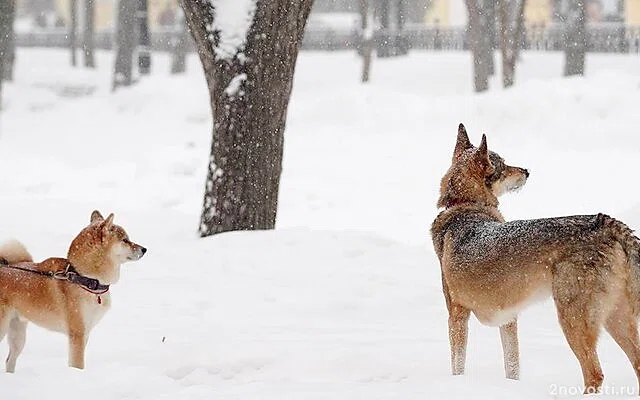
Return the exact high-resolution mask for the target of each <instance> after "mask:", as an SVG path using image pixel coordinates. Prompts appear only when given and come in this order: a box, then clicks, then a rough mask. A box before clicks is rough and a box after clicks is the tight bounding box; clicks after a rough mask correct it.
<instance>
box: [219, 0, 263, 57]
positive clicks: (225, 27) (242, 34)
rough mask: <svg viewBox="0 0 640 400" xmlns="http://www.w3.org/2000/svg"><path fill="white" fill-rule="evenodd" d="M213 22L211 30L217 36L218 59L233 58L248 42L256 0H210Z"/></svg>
mask: <svg viewBox="0 0 640 400" xmlns="http://www.w3.org/2000/svg"><path fill="white" fill-rule="evenodd" d="M209 3H210V4H211V7H212V9H213V24H212V26H211V27H210V29H209V32H210V33H212V34H213V35H214V36H215V37H217V39H218V42H217V43H214V46H215V47H214V51H215V54H216V58H217V59H221V60H231V59H233V57H235V56H236V55H237V54H238V53H240V52H241V51H242V50H243V49H244V46H245V44H246V42H247V33H248V32H249V28H251V24H252V23H253V17H254V15H255V12H256V0H209Z"/></svg>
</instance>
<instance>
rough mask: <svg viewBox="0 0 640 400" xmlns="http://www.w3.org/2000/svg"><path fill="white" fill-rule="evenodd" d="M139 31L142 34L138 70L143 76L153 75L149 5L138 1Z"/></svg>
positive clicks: (143, 1) (140, 0)
mask: <svg viewBox="0 0 640 400" xmlns="http://www.w3.org/2000/svg"><path fill="white" fill-rule="evenodd" d="M137 15H138V29H139V31H138V32H139V34H140V41H139V48H138V70H139V71H140V74H142V75H148V74H149V73H151V43H150V38H149V3H148V0H138V14H137Z"/></svg>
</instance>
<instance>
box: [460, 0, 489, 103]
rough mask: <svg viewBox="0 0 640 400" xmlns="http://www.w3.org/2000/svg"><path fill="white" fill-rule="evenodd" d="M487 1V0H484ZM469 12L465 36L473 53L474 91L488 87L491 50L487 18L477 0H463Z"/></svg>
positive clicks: (481, 90)
mask: <svg viewBox="0 0 640 400" xmlns="http://www.w3.org/2000/svg"><path fill="white" fill-rule="evenodd" d="M485 1H489V0H485ZM465 3H466V5H467V11H468V13H469V26H468V31H467V37H468V40H469V47H470V48H471V53H472V54H473V83H474V88H475V91H476V92H484V91H485V90H488V89H489V75H490V72H491V63H492V60H491V58H492V50H491V46H490V41H489V40H488V39H487V38H488V33H487V19H486V18H485V16H483V13H482V12H480V10H481V7H480V6H479V4H478V1H477V0H465Z"/></svg>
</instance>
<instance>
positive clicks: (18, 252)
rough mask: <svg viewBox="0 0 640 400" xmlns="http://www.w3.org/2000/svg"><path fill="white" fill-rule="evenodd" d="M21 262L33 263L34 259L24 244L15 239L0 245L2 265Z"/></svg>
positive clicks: (0, 262) (0, 261)
mask: <svg viewBox="0 0 640 400" xmlns="http://www.w3.org/2000/svg"><path fill="white" fill-rule="evenodd" d="M20 262H33V257H31V254H30V253H29V251H28V250H27V248H26V247H24V245H23V244H22V243H20V242H19V241H17V240H15V239H14V240H9V241H7V242H5V243H2V244H1V245H0V264H17V263H20Z"/></svg>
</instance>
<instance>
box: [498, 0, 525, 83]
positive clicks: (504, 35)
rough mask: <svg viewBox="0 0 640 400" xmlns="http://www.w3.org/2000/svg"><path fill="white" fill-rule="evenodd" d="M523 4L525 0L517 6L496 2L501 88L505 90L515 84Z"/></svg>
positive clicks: (504, 0)
mask: <svg viewBox="0 0 640 400" xmlns="http://www.w3.org/2000/svg"><path fill="white" fill-rule="evenodd" d="M516 1H518V0H516ZM525 4H526V0H519V2H518V3H517V4H514V2H511V1H509V0H499V1H498V7H499V11H500V49H501V52H502V86H504V87H505V88H508V87H511V86H513V83H514V82H515V74H516V61H517V58H518V48H519V47H520V45H521V43H520V42H521V38H522V32H523V29H524V7H525ZM512 6H514V7H512Z"/></svg>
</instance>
